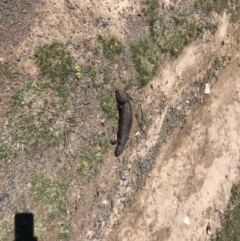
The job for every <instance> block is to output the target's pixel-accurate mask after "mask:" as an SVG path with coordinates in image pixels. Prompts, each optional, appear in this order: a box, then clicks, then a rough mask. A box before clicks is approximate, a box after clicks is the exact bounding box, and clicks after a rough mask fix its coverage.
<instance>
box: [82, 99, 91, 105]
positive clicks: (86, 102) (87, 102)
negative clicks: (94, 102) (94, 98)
mask: <svg viewBox="0 0 240 241" xmlns="http://www.w3.org/2000/svg"><path fill="white" fill-rule="evenodd" d="M90 102H91V101H90V100H85V101H84V102H83V104H84V105H89V104H90Z"/></svg>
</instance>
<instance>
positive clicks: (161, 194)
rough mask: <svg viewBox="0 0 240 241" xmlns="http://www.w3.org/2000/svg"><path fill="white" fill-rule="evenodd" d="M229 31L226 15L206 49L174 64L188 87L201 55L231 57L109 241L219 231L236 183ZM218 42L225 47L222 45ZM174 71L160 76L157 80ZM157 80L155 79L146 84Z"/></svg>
mask: <svg viewBox="0 0 240 241" xmlns="http://www.w3.org/2000/svg"><path fill="white" fill-rule="evenodd" d="M235 31H236V30H235V29H231V27H230V26H229V25H228V20H227V18H226V15H225V16H223V18H222V26H221V27H220V29H219V31H218V34H217V36H216V38H215V39H213V40H212V41H211V44H203V43H199V44H198V45H195V44H194V45H193V47H192V48H191V47H189V48H187V49H186V51H185V54H183V55H182V56H181V57H180V58H179V59H178V60H177V64H176V65H178V66H181V68H180V69H179V71H183V69H184V65H182V63H184V64H185V66H189V69H188V70H186V71H185V72H184V71H183V74H184V75H185V76H187V79H188V80H190V79H194V78H196V76H197V75H198V74H197V73H198V71H200V70H201V69H199V67H198V66H199V64H200V65H201V64H204V62H205V64H207V62H208V60H209V59H208V57H207V56H209V55H208V54H207V52H208V51H210V52H211V54H212V56H214V55H218V54H219V52H221V54H229V55H230V56H231V63H230V64H229V66H227V67H226V68H225V69H224V70H223V71H222V72H221V73H220V74H219V76H218V82H217V83H216V84H215V85H214V86H213V88H211V94H210V95H209V96H205V98H204V101H203V103H202V104H200V105H199V106H195V107H194V108H193V109H192V110H191V111H190V112H189V113H188V114H187V118H186V122H185V124H184V125H183V126H182V128H181V129H179V130H177V131H175V133H174V134H173V135H172V137H171V140H170V141H169V142H168V143H167V144H166V145H165V146H164V147H163V148H162V150H161V151H160V153H159V155H158V157H157V160H156V165H155V167H154V169H153V171H152V173H151V174H150V177H149V178H148V180H147V183H146V186H145V187H144V188H143V190H141V191H140V192H139V193H138V194H137V196H136V197H135V199H134V201H133V203H132V204H131V206H130V207H129V208H128V209H127V210H125V212H124V214H123V216H122V219H121V224H120V226H119V228H118V229H117V230H116V231H113V232H112V234H111V235H110V236H109V237H108V240H129V241H135V240H144V241H150V240H151V241H152V240H161V241H162V240H171V241H172V240H173V241H174V240H186V241H187V240H193V241H196V240H199V241H200V240H210V236H209V235H207V233H206V228H207V225H210V227H211V228H212V233H214V232H215V231H216V228H219V227H220V226H221V225H220V216H221V215H222V210H224V209H225V208H226V205H227V203H228V200H229V197H230V190H231V187H232V185H233V184H234V183H237V182H238V181H239V166H240V164H239V158H240V156H239V145H240V141H239V132H240V122H239V117H240V108H239V103H240V99H239V98H240V93H239V91H240V78H239V75H240V68H239V45H238V44H237V41H238V40H237V39H238V38H239V34H236V32H235ZM233 32H235V34H234V36H233V34H232V33H233ZM224 40H225V42H227V46H225V47H223V46H221V41H224ZM200 46H201V47H200ZM220 46H221V47H220ZM193 52H194V54H193ZM191 53H192V54H191ZM181 58H182V60H181ZM183 60H184V61H183ZM199 61H200V63H199ZM176 65H170V66H169V69H168V71H166V70H163V76H164V73H166V72H168V73H171V71H173V69H174V67H175V66H176ZM200 68H201V67H200ZM195 71H196V72H195ZM194 72H195V74H193V73H194ZM189 73H192V74H189ZM170 76H171V75H170ZM154 81H155V82H154ZM156 81H161V79H157V78H156V79H155V80H153V83H156ZM185 81H186V79H185ZM180 82H181V81H179V82H177V81H176V82H175V83H173V85H172V87H173V88H170V89H167V88H166V91H169V92H171V91H173V90H174V89H175V91H176V92H175V93H176V95H175V97H174V95H173V99H174V101H176V99H178V97H177V96H178V95H179V93H181V91H179V89H181V83H180ZM174 86H175V88H174ZM171 93H173V92H171ZM175 103H176V102H175ZM179 108H181V107H179ZM157 119H158V117H157V118H156V123H160V120H157ZM155 126H156V128H157V124H156V125H155ZM154 129H155V128H154ZM155 130H156V129H155ZM152 133H154V130H152ZM150 139H151V138H149V141H150ZM184 222H186V224H185V223H184Z"/></svg>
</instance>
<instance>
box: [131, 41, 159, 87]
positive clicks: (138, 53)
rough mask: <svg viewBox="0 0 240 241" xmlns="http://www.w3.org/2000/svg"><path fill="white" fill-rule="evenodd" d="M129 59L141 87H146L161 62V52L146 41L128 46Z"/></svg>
mask: <svg viewBox="0 0 240 241" xmlns="http://www.w3.org/2000/svg"><path fill="white" fill-rule="evenodd" d="M130 52H131V58H132V61H133V64H134V67H135V69H136V71H137V73H138V75H139V79H140V82H141V84H142V85H146V84H147V83H148V82H149V80H150V77H151V76H152V74H153V73H154V72H155V70H156V69H157V67H158V65H159V63H160V61H161V52H160V51H159V49H157V48H156V46H155V45H154V44H153V43H152V42H151V41H150V40H148V39H141V40H139V41H138V42H137V43H134V44H132V45H131V46H130Z"/></svg>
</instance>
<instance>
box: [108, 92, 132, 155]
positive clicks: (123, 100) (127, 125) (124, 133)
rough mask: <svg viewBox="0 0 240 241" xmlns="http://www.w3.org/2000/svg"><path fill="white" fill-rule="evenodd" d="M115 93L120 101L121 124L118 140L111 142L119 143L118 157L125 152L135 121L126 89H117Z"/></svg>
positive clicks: (116, 153) (116, 151) (116, 152)
mask: <svg viewBox="0 0 240 241" xmlns="http://www.w3.org/2000/svg"><path fill="white" fill-rule="evenodd" d="M115 95H116V99H117V102H118V111H119V124H118V133H117V140H115V141H112V142H111V143H112V144H117V147H116V150H115V156H116V157H117V156H120V155H121V154H122V153H123V151H124V148H125V145H126V143H127V141H128V137H129V134H130V132H131V128H132V123H133V111H132V106H131V103H130V100H129V96H128V94H127V92H126V91H124V90H121V89H116V91H115Z"/></svg>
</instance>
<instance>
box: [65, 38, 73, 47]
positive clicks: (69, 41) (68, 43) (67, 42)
mask: <svg viewBox="0 0 240 241" xmlns="http://www.w3.org/2000/svg"><path fill="white" fill-rule="evenodd" d="M70 44H72V39H71V38H69V39H68V40H67V41H66V43H65V46H69V45H70Z"/></svg>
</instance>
